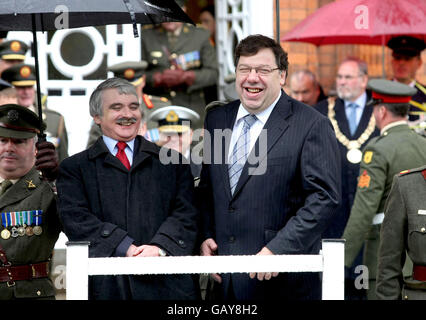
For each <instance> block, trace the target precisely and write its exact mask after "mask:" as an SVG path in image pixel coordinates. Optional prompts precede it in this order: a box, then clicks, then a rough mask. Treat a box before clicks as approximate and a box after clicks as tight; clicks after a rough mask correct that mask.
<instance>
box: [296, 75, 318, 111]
mask: <svg viewBox="0 0 426 320" xmlns="http://www.w3.org/2000/svg"><path fill="white" fill-rule="evenodd" d="M290 90H291V91H290V96H291V97H292V98H294V99H296V100H298V101H301V102H303V103H306V104H307V105H309V106H313V105H314V104H316V103H317V102H318V97H319V95H320V89H319V85H318V82H317V80H316V77H315V75H314V74H313V73H312V72H311V71H309V70H300V71H296V72H294V73H293V74H292V75H291V77H290Z"/></svg>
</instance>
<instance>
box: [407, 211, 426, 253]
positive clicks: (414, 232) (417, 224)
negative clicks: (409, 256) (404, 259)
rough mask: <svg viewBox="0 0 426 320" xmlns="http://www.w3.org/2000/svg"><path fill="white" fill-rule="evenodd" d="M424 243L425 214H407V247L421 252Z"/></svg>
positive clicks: (425, 231) (425, 229) (425, 230)
mask: <svg viewBox="0 0 426 320" xmlns="http://www.w3.org/2000/svg"><path fill="white" fill-rule="evenodd" d="M425 244H426V216H424V215H415V214H410V215H408V247H409V248H410V251H412V252H422V251H423V250H424V246H425Z"/></svg>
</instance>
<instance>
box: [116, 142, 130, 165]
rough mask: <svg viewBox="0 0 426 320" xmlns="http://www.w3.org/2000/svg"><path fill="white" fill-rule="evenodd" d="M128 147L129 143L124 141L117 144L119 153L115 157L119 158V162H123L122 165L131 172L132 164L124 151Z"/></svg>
mask: <svg viewBox="0 0 426 320" xmlns="http://www.w3.org/2000/svg"><path fill="white" fill-rule="evenodd" d="M126 147H127V143H125V142H123V141H119V142H117V148H118V152H117V154H116V155H115V156H116V157H117V158H118V160H120V161H121V163H122V164H123V165H124V166H125V167H126V168H127V170H130V162H129V159H127V156H126V153H125V152H124V149H126Z"/></svg>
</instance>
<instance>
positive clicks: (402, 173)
mask: <svg viewBox="0 0 426 320" xmlns="http://www.w3.org/2000/svg"><path fill="white" fill-rule="evenodd" d="M416 172H421V173H422V174H423V176H425V175H426V166H422V167H419V168H414V169H407V170H403V171H401V172H400V173H399V174H398V176H405V175H408V174H410V173H416ZM425 179H426V177H425Z"/></svg>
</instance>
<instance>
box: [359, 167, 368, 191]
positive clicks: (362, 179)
mask: <svg viewBox="0 0 426 320" xmlns="http://www.w3.org/2000/svg"><path fill="white" fill-rule="evenodd" d="M370 180H371V177H370V176H369V175H368V173H367V170H364V172H363V173H362V174H361V175H360V176H359V180H358V188H368V187H369V186H370Z"/></svg>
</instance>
